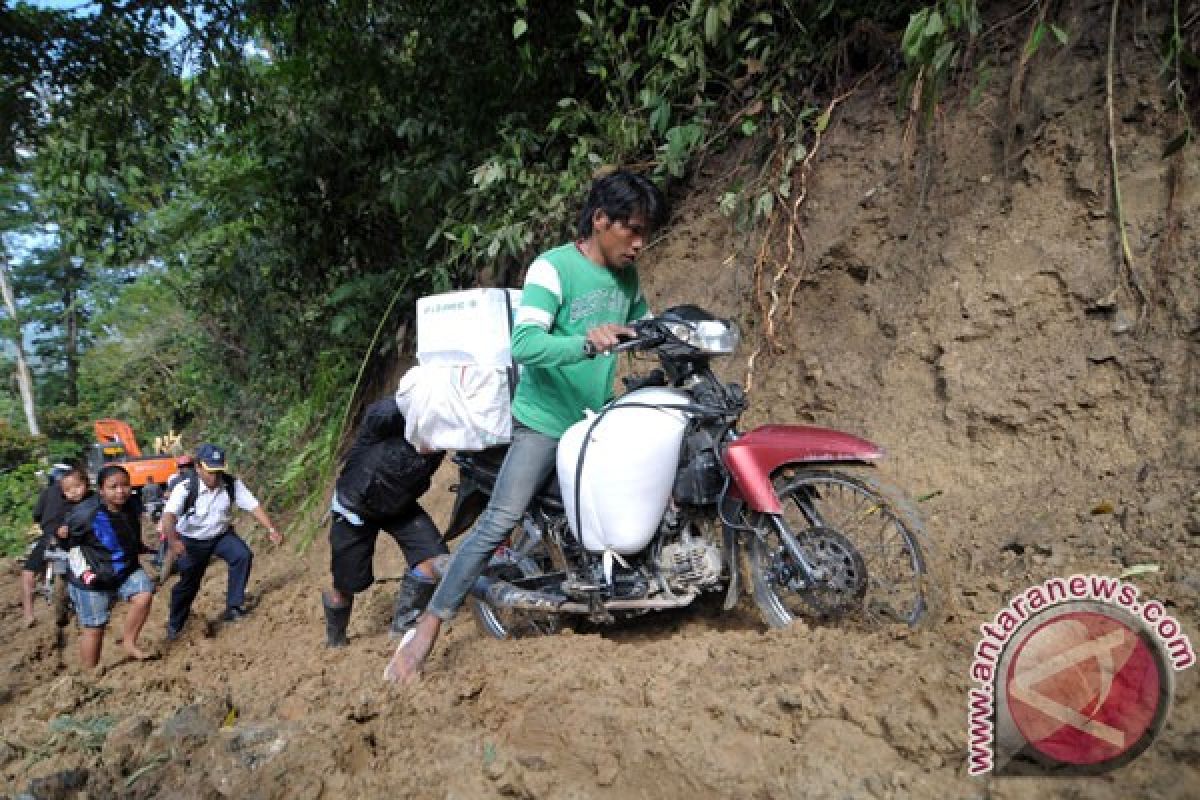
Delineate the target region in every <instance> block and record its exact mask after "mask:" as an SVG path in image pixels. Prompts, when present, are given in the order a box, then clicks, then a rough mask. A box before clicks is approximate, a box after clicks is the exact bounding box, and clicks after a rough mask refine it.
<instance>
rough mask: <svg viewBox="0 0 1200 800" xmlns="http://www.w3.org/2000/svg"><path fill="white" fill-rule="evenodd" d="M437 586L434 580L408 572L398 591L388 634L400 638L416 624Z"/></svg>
mask: <svg viewBox="0 0 1200 800" xmlns="http://www.w3.org/2000/svg"><path fill="white" fill-rule="evenodd" d="M436 588H437V584H436V583H434V582H433V581H432V580H421V579H419V578H417V577H416V576H414V575H413V574H412V573H411V572H409V573H407V574H406V575H405V576H404V580H402V581H401V582H400V590H399V591H398V592H396V611H395V613H393V614H392V628H391V630H390V631H388V636H390V637H391V638H393V639H399V638H400V637H401V636H403V635H404V634H405V632H406V631H407V630H408V629H409V628H411V627H412V626H413V625H416V624H417V617H419V616H421V612H422V611H424V610H425V606H427V605H429V599H430V598H431V597H433V590H434V589H436Z"/></svg>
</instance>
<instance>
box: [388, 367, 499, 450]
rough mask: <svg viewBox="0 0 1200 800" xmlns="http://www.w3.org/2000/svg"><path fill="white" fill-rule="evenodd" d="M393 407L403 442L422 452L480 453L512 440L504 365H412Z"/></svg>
mask: <svg viewBox="0 0 1200 800" xmlns="http://www.w3.org/2000/svg"><path fill="white" fill-rule="evenodd" d="M396 405H398V406H399V407H400V412H401V413H402V414H404V438H406V439H408V441H409V443H411V444H412V446H413V447H415V448H417V450H419V451H421V452H422V453H428V452H432V451H434V450H484V449H486V448H488V447H494V446H496V445H498V444H504V443H506V442H508V441H510V440H511V439H512V412H511V410H510V408H509V398H508V370H506V369H505V368H504V367H483V366H478V365H458V366H455V365H449V364H431V365H427V366H426V365H420V366H416V367H413V368H412V369H410V370H409V371H408V372H406V373H404V377H403V378H401V379H400V386H399V388H398V389H396Z"/></svg>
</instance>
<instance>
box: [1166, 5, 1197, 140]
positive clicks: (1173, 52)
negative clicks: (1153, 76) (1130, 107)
mask: <svg viewBox="0 0 1200 800" xmlns="http://www.w3.org/2000/svg"><path fill="white" fill-rule="evenodd" d="M1191 25H1192V27H1193V32H1192V38H1193V39H1194V40H1195V42H1196V44H1198V45H1200V18H1198V17H1193V18H1192V20H1191ZM1162 71H1163V72H1164V73H1165V74H1166V75H1168V76H1169V78H1170V80H1169V82H1168V84H1167V88H1168V89H1169V90H1170V92H1171V98H1172V100H1173V101H1174V104H1175V108H1176V110H1177V111H1178V112H1179V116H1180V117H1181V119H1182V122H1183V130H1182V131H1180V132H1179V133H1178V134H1176V135H1175V136H1173V137H1172V138H1171V140H1170V141H1169V142H1168V143H1167V145H1166V147H1165V148H1164V149H1163V158H1170V157H1171V156H1173V155H1174V154H1175V153H1177V152H1179V151H1180V150H1182V149H1183V148H1184V147H1186V146H1187V145H1189V144H1191V143H1192V141H1193V140H1194V139H1195V138H1196V132H1195V127H1194V124H1193V121H1192V114H1193V112H1194V109H1193V108H1190V107H1189V101H1188V93H1189V92H1188V90H1189V78H1190V79H1191V81H1190V84H1191V87H1190V88H1191V90H1192V93H1193V94H1195V95H1197V96H1198V99H1200V54H1198V53H1197V51H1195V50H1193V49H1191V48H1190V47H1189V45H1188V39H1187V32H1186V30H1185V27H1184V23H1183V20H1182V18H1181V17H1180V14H1179V0H1173V3H1172V6H1171V21H1170V27H1169V28H1168V29H1167V32H1166V35H1165V36H1164V37H1163V46H1162Z"/></svg>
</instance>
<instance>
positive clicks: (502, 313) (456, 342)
mask: <svg viewBox="0 0 1200 800" xmlns="http://www.w3.org/2000/svg"><path fill="white" fill-rule="evenodd" d="M520 304H521V290H520V289H466V290H463V291H461V292H447V293H446V294H435V295H432V296H430V297H421V298H419V299H418V300H417V363H419V364H421V365H430V364H452V365H455V366H461V365H463V364H479V365H481V366H485V367H508V366H511V365H512V352H511V350H510V349H509V341H510V340H511V339H512V315H513V313H514V312H515V311H516V309H517V306H519V305H520Z"/></svg>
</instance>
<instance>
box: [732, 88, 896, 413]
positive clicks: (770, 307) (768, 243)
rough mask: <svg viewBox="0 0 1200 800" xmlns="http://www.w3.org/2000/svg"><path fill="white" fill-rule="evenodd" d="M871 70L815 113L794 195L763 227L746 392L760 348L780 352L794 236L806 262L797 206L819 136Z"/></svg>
mask: <svg viewBox="0 0 1200 800" xmlns="http://www.w3.org/2000/svg"><path fill="white" fill-rule="evenodd" d="M873 73H874V70H872V71H871V72H868V73H867V74H866V75H864V76H863V77H861V78H859V80H858V82H857V83H855V84H854V86H853V87H851V88H850V89H849V90H848V91H846V92H844V93H842V94H840V95H838V96H837V97H834V98H833V99H832V100H831V101H830V102H829V105H828V106H826V107H825V110H824V111H823V112H821V115H820V116H819V117H817V122H816V125H815V126H814V128H813V130H814V131H815V133H814V136H813V144H812V147H810V148H809V149H808V152H807V153H806V154H805V156H804V159H803V160H802V161H801V162H800V165H799V167H798V168H797V169H798V171H799V176H798V179H797V181H796V185H795V199H794V200H792V201H791V204H790V206H788V205H787V204H786V201H787V199H788V198H787V197H785V196H778V197H777V199H779V200H780V201H781V206H782V207H783V208H786V209H787V211H786V212H780V211H779V210H778V207H777V208H776V209H775V210H772V212H771V213H770V214H769V215H768V216H767V223H766V228H765V230H764V231H763V236H762V241H761V242H760V244H759V248H758V255H757V257H756V258H755V261H754V299H755V303H756V305H757V307H758V310H759V313H760V316H761V318H762V320H763V334H762V336H761V337H760V338H759V342H758V346H757V347H755V348H754V352H753V353H751V354H750V358H749V359H747V361H746V380H745V382H744V383H745V386H746V391H747V392H749V391H751V390H752V389H753V388H754V365H755V363H756V362H757V360H758V356H759V354H760V353H761V352H762V350H763V347H764V346H766V347H769V348H770V349H771V350H772V351H774V352H779V351H780V350H781V349H782V346H781V344H780V342H779V335H778V331H777V330H776V323H775V320H776V315H777V313H778V311H779V287H780V285H781V284H782V283H783V281H784V278H786V277H787V276H788V273H789V272H791V270H792V266H793V263H794V262H795V261H796V242H797V239H798V240H799V244H800V253H801V256H800V266H801V268H803V267H804V266H805V264H806V263H807V259H806V258H805V256H804V253H805V250H806V247H805V241H804V231H803V230H802V229H801V227H800V207H801V206H802V205H803V204H804V201H805V200H806V199H807V198H808V175H809V173H810V172H811V170H812V162H813V159H814V158H815V157H816V155H817V152H818V151H819V150H820V148H821V141H822V137H823V135H824V132H825V131H826V129H828V127H829V121H830V119H831V118H832V117H833V112H834V110H835V109H836V108H837V107H838V106H839V105H840V104H841V103H843V102H844V101H845V100H846V99H847V98H849V97H850V96H851V95H853V94H854V93H855V92H856V91H858V87H859V86H861V85H862V83H863V81H865V80H866V79H867V78H868V77H870V76H871V75H872V74H873ZM785 147H786V142H785V143H784V146H782V147H780V148H777V150H776V153H775V156H774V157H773V158H772V159H771V160H772V161H776V160H778V161H779V162H780V166H781V167H782V165H783V163H784V161H783V158H782V156H781V151H782V150H784V149H785ZM780 177H782V176H780V175H776V176H773V185H775V186H778V185H779V180H778V178H780ZM778 194H779V193H778V191H777V195H778ZM784 214H786V217H787V240H786V246H787V255H786V257H784V258H783V259H779V260H773V259H772V256H771V253H772V249H773V248H772V244H773V242H774V239H775V236H774V232H775V226H776V223H777V222H778V220H779V218H780V216H782V215H784ZM768 270H773V271H772V274H771V278H770V285H769V286H768V285H766V283H767V281H766V275H767V272H768ZM803 277H804V274H803V271H801V273H800V274H799V275H796V276H794V277H793V280H792V283H791V288H790V289H789V291H788V293H787V311H786V312H785V318H789V317H790V316H791V307H792V300H793V298H794V297H795V295H796V290H797V288H798V287H799V285H800V282H801V280H802V279H803Z"/></svg>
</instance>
